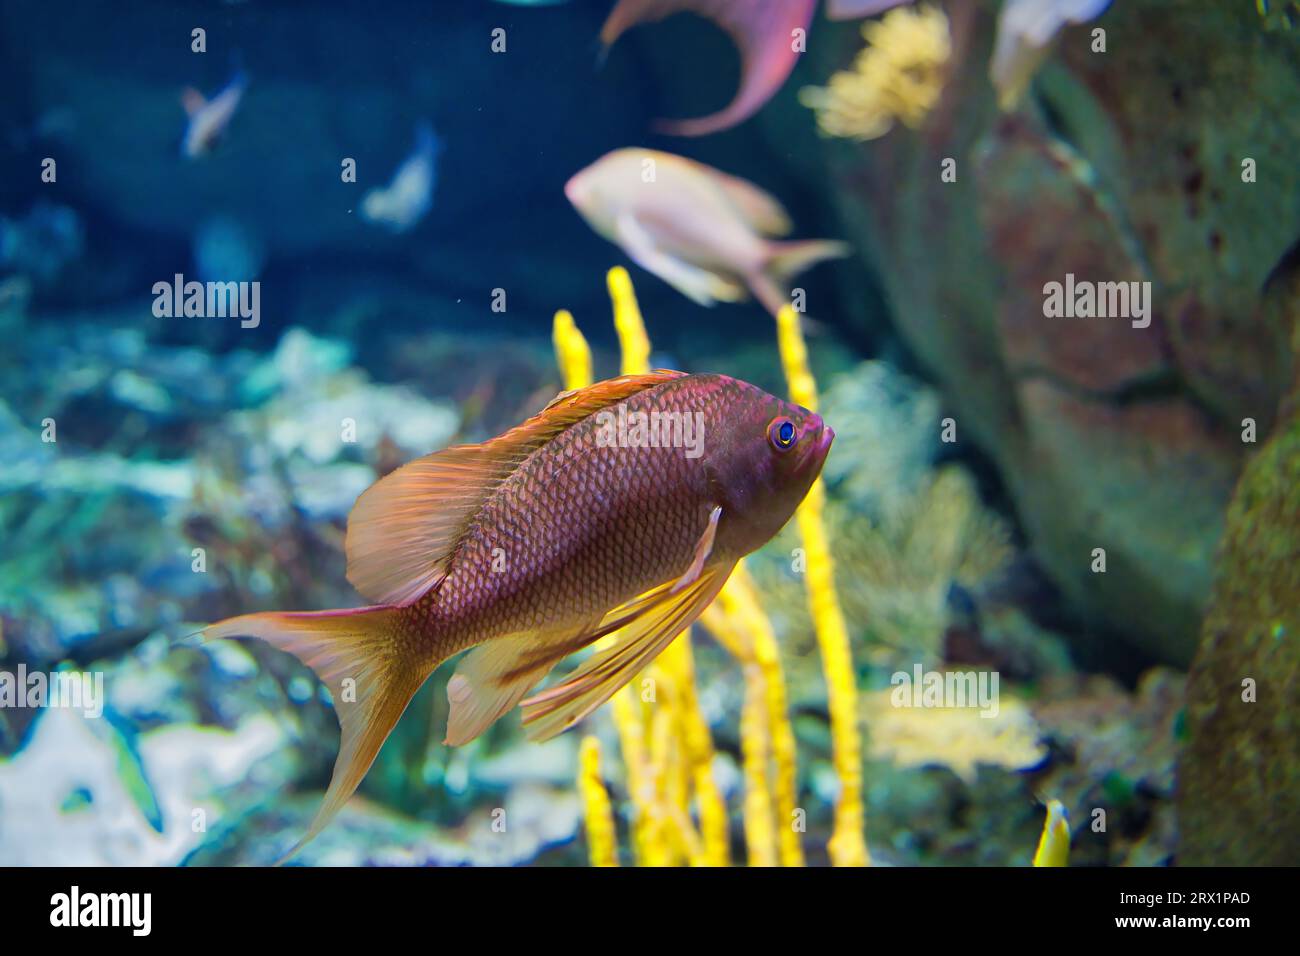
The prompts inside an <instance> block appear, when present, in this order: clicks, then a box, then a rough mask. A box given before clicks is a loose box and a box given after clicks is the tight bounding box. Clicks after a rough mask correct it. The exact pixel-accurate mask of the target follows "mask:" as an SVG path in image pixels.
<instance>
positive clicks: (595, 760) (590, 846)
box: [578, 735, 618, 866]
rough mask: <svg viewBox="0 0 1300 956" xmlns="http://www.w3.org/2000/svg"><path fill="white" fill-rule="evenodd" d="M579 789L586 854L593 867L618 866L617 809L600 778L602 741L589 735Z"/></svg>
mask: <svg viewBox="0 0 1300 956" xmlns="http://www.w3.org/2000/svg"><path fill="white" fill-rule="evenodd" d="M578 792H579V793H581V794H582V807H583V813H584V815H585V817H586V821H587V853H588V855H589V858H590V860H591V865H592V866H618V839H617V836H616V834H615V832H614V810H613V807H612V806H611V805H610V802H609V792H608V791H607V790H606V789H605V782H604V781H603V780H602V779H601V777H600V741H598V740H597V739H596V738H595V737H593V736H591V735H588V736H586V737H584V738H583V740H582V747H581V748H580V749H579V751H578Z"/></svg>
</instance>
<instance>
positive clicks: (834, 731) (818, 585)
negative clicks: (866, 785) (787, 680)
mask: <svg viewBox="0 0 1300 956" xmlns="http://www.w3.org/2000/svg"><path fill="white" fill-rule="evenodd" d="M777 339H778V344H779V346H780V351H781V362H782V365H783V366H784V368H785V375H786V382H787V384H788V385H789V388H790V398H791V400H792V401H794V402H795V403H797V404H799V405H802V406H804V407H805V408H808V409H811V410H813V411H816V409H817V383H816V380H815V379H814V378H813V376H812V372H811V371H810V370H809V367H808V350H807V347H806V346H805V345H804V340H803V333H802V332H801V331H800V328H799V316H798V315H797V314H796V313H795V311H794V309H792V308H791V307H790V306H788V305H787V306H785V307H783V308H782V309H781V311H780V312H779V313H778V315H777ZM825 497H826V493H825V488H824V486H823V484H822V481H821V479H820V478H819V479H818V480H817V481H816V482H815V483H814V484H813V486H812V488H811V489H810V490H809V492H808V496H807V497H806V498H805V499H804V501H803V504H801V505H800V506H799V510H798V512H797V520H798V523H799V534H800V536H801V537H802V539H803V546H804V557H805V562H806V573H805V582H804V583H805V586H806V588H807V591H808V608H809V611H810V612H811V614H812V619H813V625H814V628H815V630H816V631H817V643H818V645H819V646H820V648H821V654H822V669H823V671H824V672H825V675H826V691H827V698H828V700H829V704H830V714H831V750H832V754H831V756H832V761H833V763H834V765H835V772H836V774H837V775H838V777H839V782H840V792H839V796H838V798H837V799H836V802H835V824H834V829H833V831H832V835H831V840H830V844H829V847H828V849H829V851H830V858H831V863H832V864H833V865H835V866H866V865H867V864H868V863H869V862H870V858H869V856H868V854H867V842H866V837H865V835H864V832H863V827H864V822H865V816H866V812H865V809H864V807H863V803H862V742H861V738H860V735H859V733H858V704H857V686H856V684H855V683H854V674H853V657H852V654H851V652H850V650H849V634H848V628H847V627H846V626H845V624H844V614H843V612H842V611H841V610H840V604H839V598H838V596H837V595H836V593H835V567H834V563H833V561H832V559H831V553H830V548H829V546H828V545H827V541H826V528H825V525H824V524H823V522H822V509H823V507H824V504H825Z"/></svg>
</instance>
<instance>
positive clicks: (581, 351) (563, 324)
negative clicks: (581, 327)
mask: <svg viewBox="0 0 1300 956" xmlns="http://www.w3.org/2000/svg"><path fill="white" fill-rule="evenodd" d="M551 341H552V342H554V343H555V361H556V364H557V365H559V366H560V374H561V376H563V379H564V387H565V388H566V389H576V388H586V387H587V386H588V385H590V384H591V347H590V346H588V345H587V340H586V339H585V338H583V337H582V333H581V332H579V331H578V326H577V325H576V324H575V323H574V321H573V314H572V313H571V312H569V310H568V309H560V311H558V312H556V313H555V323H554V326H553V328H552V332H551Z"/></svg>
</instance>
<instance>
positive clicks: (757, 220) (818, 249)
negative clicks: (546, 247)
mask: <svg viewBox="0 0 1300 956" xmlns="http://www.w3.org/2000/svg"><path fill="white" fill-rule="evenodd" d="M564 194H565V195H566V196H568V197H569V201H570V202H571V203H573V207H574V208H575V209H577V210H578V212H579V213H580V214H581V215H582V217H583V218H584V219H586V220H587V222H588V223H589V224H590V225H591V227H592V228H593V229H595V230H596V232H598V233H599V234H600V235H602V236H604V237H605V238H606V239H608V240H610V241H611V242H614V243H617V244H618V245H619V246H620V247H621V248H622V249H623V251H624V252H626V253H627V254H628V255H629V256H631V257H632V259H633V261H634V262H636V264H637V265H639V266H641V268H643V269H645V270H646V271H647V272H653V273H654V274H655V275H657V276H659V278H661V279H663V280H664V281H665V282H667V283H668V284H669V285H671V286H672V287H673V288H674V289H676V290H677V291H678V292H680V293H682V295H685V296H688V297H689V298H691V299H693V300H694V301H696V302H698V303H700V304H701V305H712V304H713V303H715V302H741V301H743V300H745V299H747V298H748V297H749V294H750V293H751V292H752V293H753V295H754V297H755V298H757V299H758V301H759V302H761V303H762V304H763V307H764V308H766V309H767V310H768V311H769V312H771V313H772V314H773V315H776V313H777V312H778V311H779V310H780V308H781V306H782V305H784V304H786V301H787V291H788V289H787V286H788V283H789V281H790V279H791V278H792V277H793V276H795V275H797V274H798V273H800V272H803V271H804V270H805V269H809V268H811V267H812V266H814V265H816V264H817V263H818V262H821V261H823V260H825V259H836V258H840V257H842V256H846V255H848V253H849V248H848V246H847V245H846V244H845V243H842V242H837V241H834V240H829V239H807V240H799V241H793V242H779V241H777V240H774V239H772V238H769V237H771V236H784V235H786V234H788V233H789V232H790V230H791V229H792V228H793V226H792V224H791V222H790V217H789V215H788V214H787V213H786V211H785V209H784V208H782V206H781V204H780V203H779V202H777V201H776V200H775V199H773V198H772V197H771V196H769V195H768V194H767V193H765V192H764V191H763V190H761V189H759V188H758V187H757V186H755V185H754V184H753V183H749V182H746V181H745V180H743V179H739V178H737V177H735V176H729V175H727V174H726V173H724V172H722V171H720V170H717V169H713V168H712V167H710V166H705V165H704V164H703V163H697V162H695V161H694V160H690V159H686V158H684V157H682V156H675V155H673V154H672V153H664V152H659V151H657V150H651V149H616V150H614V151H613V152H612V153H608V154H606V155H605V156H602V157H601V158H600V159H598V160H597V161H596V162H594V163H592V164H591V165H590V166H588V167H587V168H586V169H583V170H581V171H580V172H578V173H576V174H575V175H574V176H573V177H572V178H571V179H570V180H569V181H568V183H566V184H565V187H564Z"/></svg>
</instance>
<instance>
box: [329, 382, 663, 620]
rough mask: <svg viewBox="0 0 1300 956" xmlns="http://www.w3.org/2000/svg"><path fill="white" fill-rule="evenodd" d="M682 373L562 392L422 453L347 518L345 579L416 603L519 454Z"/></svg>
mask: <svg viewBox="0 0 1300 956" xmlns="http://www.w3.org/2000/svg"><path fill="white" fill-rule="evenodd" d="M685 374H686V373H685V372H673V371H668V370H666V369H659V370H657V371H654V372H649V373H647V374H645V375H623V376H620V377H619V378H612V379H609V380H607V381H604V382H597V383H596V384H594V385H591V386H588V387H587V388H583V389H579V390H577V391H574V392H571V393H569V394H562V395H560V396H558V397H557V398H556V399H555V400H554V401H552V402H551V403H550V404H549V405H547V406H546V407H545V408H544V409H542V411H541V412H539V413H538V414H536V415H534V416H533V417H532V418H530V419H528V421H526V422H524V423H523V424H522V425H517V426H516V427H514V428H512V429H510V430H509V431H508V432H505V433H504V434H502V435H498V436H497V437H496V438H493V439H490V440H489V441H486V442H483V443H482V444H480V445H457V446H455V447H453V448H447V449H444V450H442V451H437V452H434V453H433V454H431V455H425V456H424V457H423V458H417V459H416V460H415V461H412V462H408V463H407V464H405V465H403V466H402V467H401V468H398V469H397V470H396V471H394V472H392V473H391V474H389V475H387V476H385V477H383V478H381V479H379V481H377V482H375V483H374V484H373V485H371V486H370V487H369V488H367V489H366V490H365V491H364V492H363V493H362V495H361V497H360V498H358V499H357V503H356V504H355V505H353V506H352V513H351V514H350V515H348V533H347V542H346V545H345V548H346V551H347V559H348V580H349V581H351V582H352V586H353V587H355V588H356V589H357V590H358V591H360V592H361V594H362V595H364V596H365V597H366V599H367V600H370V601H375V602H377V603H379V604H410V603H411V602H413V601H415V600H417V599H418V598H419V597H420V596H421V595H422V594H424V593H425V592H426V591H428V590H429V588H431V587H433V586H434V585H435V584H437V583H438V582H439V581H440V580H442V577H443V576H444V575H445V574H446V573H447V569H448V567H449V565H450V563H451V558H452V556H453V555H454V554H455V551H456V547H457V545H458V544H459V543H460V541H461V538H462V537H463V536H464V534H465V532H466V530H467V529H468V528H469V527H470V526H471V524H472V523H473V521H474V518H475V517H476V516H477V515H478V513H479V511H480V510H481V509H482V507H483V503H484V502H485V501H486V500H487V499H488V497H489V496H491V494H492V493H493V492H494V491H495V490H496V489H497V487H498V486H499V485H500V484H501V482H503V481H504V480H505V479H506V478H508V477H509V476H510V474H511V473H512V472H513V471H514V470H515V469H516V468H518V467H519V466H520V464H522V463H523V461H524V459H526V458H527V457H528V456H529V455H531V454H532V453H533V452H534V451H536V450H537V449H539V448H541V447H542V446H543V445H545V444H546V443H547V442H549V441H551V439H553V438H555V436H556V435H558V434H560V433H561V432H563V431H564V430H565V429H567V428H569V427H570V426H572V425H574V424H576V423H577V422H579V421H582V420H583V419H584V418H586V417H588V416H589V415H593V414H595V413H596V412H597V411H599V410H600V409H602V408H606V407H608V406H610V405H614V404H617V403H618V402H621V401H624V400H626V399H627V398H629V397H630V396H632V395H635V394H636V393H637V392H641V391H644V390H645V389H648V388H654V387H655V386H656V385H661V384H663V383H664V382H669V381H672V380H673V379H675V378H681V377H682V376H683V375H685Z"/></svg>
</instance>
